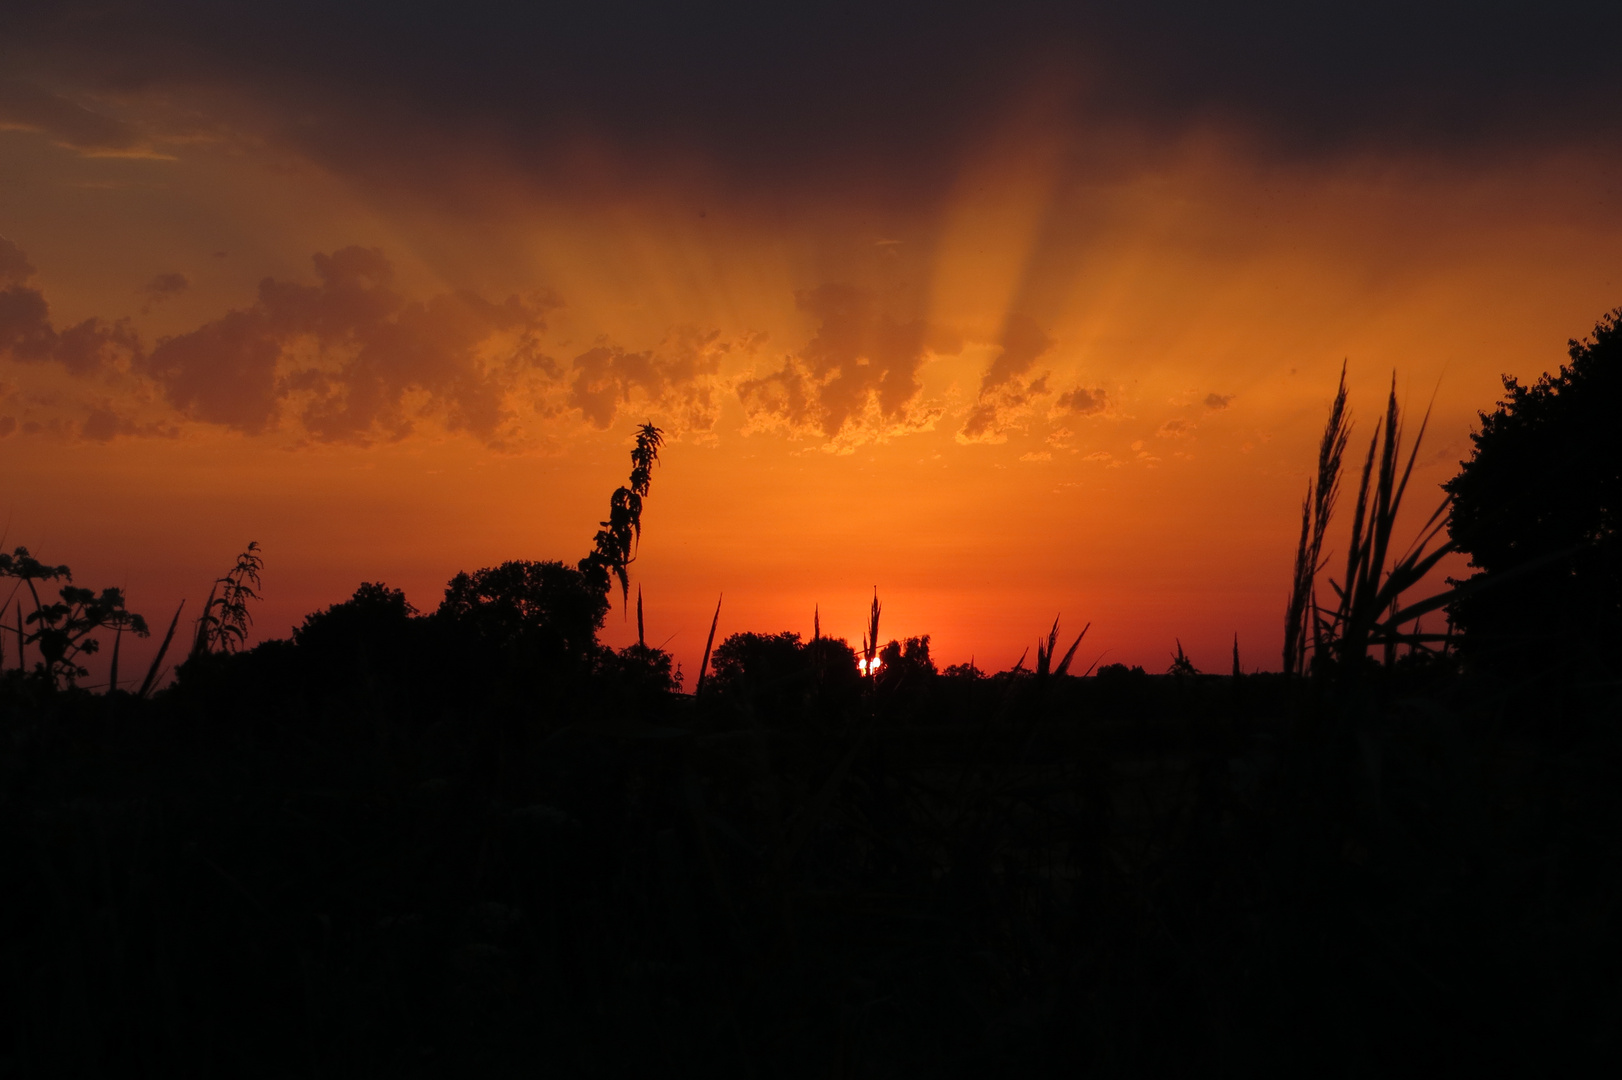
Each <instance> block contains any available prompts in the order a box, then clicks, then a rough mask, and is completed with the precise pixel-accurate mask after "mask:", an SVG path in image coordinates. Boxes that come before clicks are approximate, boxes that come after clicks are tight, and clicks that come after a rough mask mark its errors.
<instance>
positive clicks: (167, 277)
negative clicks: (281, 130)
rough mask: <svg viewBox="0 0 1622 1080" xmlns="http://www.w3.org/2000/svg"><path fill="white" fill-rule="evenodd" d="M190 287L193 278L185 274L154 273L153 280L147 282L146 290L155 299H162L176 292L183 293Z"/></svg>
mask: <svg viewBox="0 0 1622 1080" xmlns="http://www.w3.org/2000/svg"><path fill="white" fill-rule="evenodd" d="M189 288H191V280H190V279H189V278H187V277H186V275H185V274H180V273H168V274H157V275H154V276H153V278H152V280H151V281H149V282H147V283H146V290H145V292H146V294H147V296H149V297H151V298H152V299H153V300H162V299H165V298H166V297H170V296H174V295H175V294H176V293H183V292H185V291H186V290H187V289H189Z"/></svg>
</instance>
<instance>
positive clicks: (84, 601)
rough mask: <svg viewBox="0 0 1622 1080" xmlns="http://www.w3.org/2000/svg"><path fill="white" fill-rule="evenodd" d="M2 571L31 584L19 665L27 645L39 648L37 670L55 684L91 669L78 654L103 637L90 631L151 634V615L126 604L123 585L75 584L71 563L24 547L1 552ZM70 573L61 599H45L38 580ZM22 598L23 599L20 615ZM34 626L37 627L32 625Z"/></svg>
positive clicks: (88, 650) (19, 637)
mask: <svg viewBox="0 0 1622 1080" xmlns="http://www.w3.org/2000/svg"><path fill="white" fill-rule="evenodd" d="M0 577H10V578H16V579H18V582H19V584H20V585H24V586H26V587H27V588H28V592H29V596H30V597H31V598H32V599H33V602H34V610H33V611H31V612H29V613H28V615H27V617H26V618H19V626H18V627H17V630H16V635H17V641H18V662H19V666H21V664H22V663H24V662H25V658H26V655H27V648H28V646H30V645H32V646H34V647H35V648H37V649H38V650H39V654H40V660H39V662H38V663H37V664H36V665H35V671H36V673H37V674H39V675H40V676H41V677H42V678H44V679H45V680H46V681H47V682H48V683H50V684H51V685H53V686H67V685H72V683H73V682H74V680H75V679H78V678H82V677H84V676H85V675H88V674H89V671H88V670H86V669H85V668H84V667H83V666H82V665H80V663H79V658H80V657H83V656H90V655H92V654H94V653H95V652H97V651H98V650H99V649H100V647H101V642H100V640H99V639H97V638H94V637H91V636H90V635H91V634H93V633H95V632H97V631H99V630H112V631H114V632H115V633H119V634H121V633H122V632H123V631H125V630H128V631H131V632H132V633H134V634H136V635H137V636H139V637H146V636H147V633H148V631H147V626H146V620H145V619H143V618H142V617H141V616H139V615H137V614H135V613H134V612H131V611H128V610H126V609H125V607H124V593H123V591H122V590H121V589H112V588H109V589H103V590H102V591H101V592H100V593H97V592H96V591H94V590H93V589H84V588H79V587H78V586H75V585H73V584H72V581H73V572H72V571H71V570H69V569H68V568H67V567H66V566H51V565H48V564H46V563H42V562H40V561H39V560H38V559H36V558H34V557H33V556H32V555H30V554H29V552H28V549H27V548H23V547H19V548H17V549H16V550H15V551H13V552H12V553H11V554H10V555H7V554H4V553H0ZM64 578H65V579H66V580H67V582H68V584H65V585H63V586H61V587H60V588H59V589H58V590H57V595H58V597H59V599H58V600H57V601H55V602H52V603H46V602H45V601H44V599H43V598H42V597H41V596H40V594H39V588H38V584H37V583H42V582H46V581H57V580H61V579H64ZM21 611H22V603H21V601H19V602H18V613H19V616H20V615H21ZM29 626H32V627H33V628H34V629H33V632H32V633H30V632H29V631H28V629H27V628H28V627H29Z"/></svg>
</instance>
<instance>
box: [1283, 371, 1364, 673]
mask: <svg viewBox="0 0 1622 1080" xmlns="http://www.w3.org/2000/svg"><path fill="white" fill-rule="evenodd" d="M1350 435H1351V427H1350V424H1349V421H1348V418H1347V415H1346V365H1345V364H1342V365H1341V367H1340V386H1339V388H1338V389H1337V390H1336V391H1335V399H1334V402H1333V403H1332V404H1331V405H1330V406H1329V422H1328V423H1327V424H1325V425H1324V433H1323V439H1322V440H1321V441H1320V442H1319V444H1318V472H1317V476H1316V477H1315V478H1314V479H1312V480H1308V481H1307V495H1306V498H1304V499H1303V500H1302V501H1301V539H1300V541H1299V543H1298V544H1297V546H1296V552H1295V572H1294V573H1293V574H1292V575H1291V578H1290V602H1289V606H1288V607H1287V609H1286V611H1285V615H1284V668H1283V670H1284V672H1285V673H1286V674H1290V675H1295V674H1300V673H1301V671H1302V670H1303V669H1304V667H1305V665H1306V656H1307V649H1306V646H1307V630H1308V627H1309V626H1310V625H1311V624H1312V614H1313V610H1312V609H1313V608H1314V607H1315V606H1316V602H1317V601H1316V598H1315V596H1314V593H1313V586H1314V584H1315V583H1316V581H1317V578H1318V574H1319V573H1320V572H1322V571H1323V569H1324V568H1325V567H1326V566H1327V565H1328V563H1327V562H1325V561H1324V558H1323V546H1324V537H1325V535H1326V534H1327V533H1328V531H1329V519H1330V518H1331V517H1332V516H1333V515H1334V513H1335V502H1336V500H1337V499H1338V498H1339V497H1340V462H1341V456H1342V454H1344V453H1345V451H1346V440H1347V439H1348V438H1349V437H1350Z"/></svg>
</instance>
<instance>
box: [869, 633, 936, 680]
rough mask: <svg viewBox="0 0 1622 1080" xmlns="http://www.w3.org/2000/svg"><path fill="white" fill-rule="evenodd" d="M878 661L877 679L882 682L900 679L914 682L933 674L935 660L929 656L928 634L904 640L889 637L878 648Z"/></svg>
mask: <svg viewBox="0 0 1622 1080" xmlns="http://www.w3.org/2000/svg"><path fill="white" fill-rule="evenodd" d="M879 661H880V667H879V680H880V681H881V682H884V683H893V682H896V681H897V680H900V679H906V680H907V681H908V682H916V681H918V680H919V679H922V678H926V677H928V676H930V675H934V674H935V661H933V660H931V659H930V657H929V635H928V634H924V635H923V636H922V637H910V638H907V639H906V640H905V641H896V640H894V639H891V641H890V642H889V644H887V645H885V646H884V648H882V649H880V650H879Z"/></svg>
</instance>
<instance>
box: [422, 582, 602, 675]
mask: <svg viewBox="0 0 1622 1080" xmlns="http://www.w3.org/2000/svg"><path fill="white" fill-rule="evenodd" d="M607 615H608V599H607V597H606V596H604V594H603V590H601V589H598V588H597V587H596V583H595V582H594V581H592V580H591V578H590V577H589V575H587V574H586V573H584V572H583V571H581V570H577V569H575V568H574V567H571V566H565V565H564V564H562V563H560V562H528V561H524V560H514V561H510V562H504V563H502V564H501V565H500V566H494V567H486V568H484V569H482V570H477V571H474V572H473V573H472V574H466V573H462V574H457V575H456V576H455V577H454V578H452V579H451V581H450V584H448V585H447V586H446V587H445V599H444V601H443V602H442V603H441V604H440V605H439V610H438V612H437V613H436V618H438V619H439V620H440V621H442V622H446V623H449V624H452V625H454V626H456V627H457V628H459V629H460V630H463V631H465V632H467V633H470V634H471V635H472V636H473V637H474V638H475V639H476V640H478V641H479V642H480V643H481V644H482V645H483V646H484V647H485V648H486V649H503V648H508V647H514V646H518V645H520V644H522V645H524V646H526V647H536V648H540V649H543V650H550V651H555V652H557V653H560V654H563V655H567V656H571V657H576V658H580V659H585V658H586V657H589V656H590V655H591V654H592V652H593V650H594V649H595V647H596V641H597V631H598V629H600V628H601V627H602V625H603V620H604V618H606V617H607Z"/></svg>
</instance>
